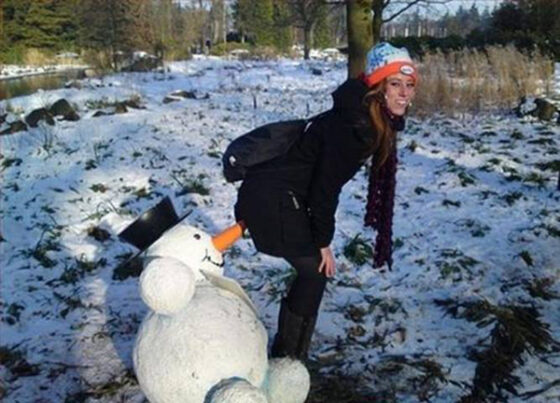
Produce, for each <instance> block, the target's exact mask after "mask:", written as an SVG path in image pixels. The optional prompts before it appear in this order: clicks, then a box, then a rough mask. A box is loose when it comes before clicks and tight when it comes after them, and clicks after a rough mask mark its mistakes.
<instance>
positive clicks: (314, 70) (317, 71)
mask: <svg viewBox="0 0 560 403" xmlns="http://www.w3.org/2000/svg"><path fill="white" fill-rule="evenodd" d="M311 74H313V75H314V76H322V75H323V71H322V70H320V69H318V68H316V67H314V68H312V69H311Z"/></svg>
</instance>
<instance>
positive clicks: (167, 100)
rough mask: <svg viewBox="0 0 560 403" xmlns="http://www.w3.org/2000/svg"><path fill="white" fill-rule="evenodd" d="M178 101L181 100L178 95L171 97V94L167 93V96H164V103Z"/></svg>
mask: <svg viewBox="0 0 560 403" xmlns="http://www.w3.org/2000/svg"><path fill="white" fill-rule="evenodd" d="M177 101H180V99H179V98H177V97H171V96H169V95H167V96H166V97H165V98H163V103H164V104H169V103H171V102H177Z"/></svg>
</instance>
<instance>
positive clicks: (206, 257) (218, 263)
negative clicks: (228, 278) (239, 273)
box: [202, 249, 224, 267]
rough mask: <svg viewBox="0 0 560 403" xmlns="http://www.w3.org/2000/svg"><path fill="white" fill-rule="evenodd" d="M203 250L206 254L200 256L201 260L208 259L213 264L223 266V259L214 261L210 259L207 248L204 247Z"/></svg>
mask: <svg viewBox="0 0 560 403" xmlns="http://www.w3.org/2000/svg"><path fill="white" fill-rule="evenodd" d="M204 252H205V253H206V256H204V257H203V258H202V261H203V262H205V261H208V262H210V263H212V264H213V265H214V266H218V267H224V261H223V260H222V261H221V262H215V261H213V260H212V258H211V257H210V255H209V254H208V249H205V250H204Z"/></svg>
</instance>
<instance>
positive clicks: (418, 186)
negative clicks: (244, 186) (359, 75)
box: [0, 58, 560, 402]
mask: <svg viewBox="0 0 560 403" xmlns="http://www.w3.org/2000/svg"><path fill="white" fill-rule="evenodd" d="M169 68H170V69H169V72H165V73H128V74H118V75H113V76H108V77H105V78H102V79H90V80H84V81H83V82H82V84H83V85H82V88H81V89H76V88H68V89H60V90H55V91H45V92H39V93H37V94H34V95H31V96H26V97H19V98H14V99H10V100H8V101H2V102H0V112H1V110H2V109H3V110H6V111H8V112H9V113H8V116H7V118H6V119H7V121H8V122H9V121H13V120H14V119H15V118H16V117H17V116H18V115H22V114H25V113H28V112H30V111H31V110H32V109H34V108H38V107H43V106H48V105H50V104H52V103H54V102H55V101H56V100H58V99H60V98H65V99H67V100H68V101H70V102H71V103H72V104H73V105H75V106H76V107H77V110H78V113H79V114H80V116H81V119H80V120H79V121H77V122H69V121H58V122H57V123H56V125H55V126H48V125H40V126H39V127H38V128H36V129H30V130H29V131H26V132H18V133H16V134H12V135H4V136H1V137H0V141H1V143H0V146H1V149H0V152H1V155H0V165H1V168H0V169H1V175H2V195H1V197H2V199H1V200H2V202H1V207H0V210H1V215H2V228H1V237H2V238H1V240H0V241H1V242H0V248H1V249H0V250H1V270H2V272H1V301H0V304H1V305H0V306H1V320H2V322H1V323H0V326H1V337H0V343H1V345H0V357H1V358H2V359H1V363H2V366H0V379H1V380H2V384H1V387H2V390H1V391H0V392H1V393H3V394H4V401H6V402H31V401H33V402H60V401H69V402H74V401H85V400H88V401H103V402H114V401H126V402H142V401H143V399H144V398H143V396H142V393H141V391H140V390H139V387H138V385H137V383H136V381H135V379H134V375H133V373H132V360H131V350H132V345H133V341H134V337H135V334H136V331H137V329H138V326H139V323H140V321H141V320H142V317H143V316H144V314H145V313H146V307H145V306H144V305H143V303H142V301H141V300H140V296H139V295H138V289H137V278H136V277H134V276H129V277H127V276H126V273H125V272H124V271H122V270H117V271H116V270H115V269H116V268H117V266H118V265H119V264H120V263H122V262H124V261H125V260H126V259H127V258H128V257H130V256H131V255H132V254H133V253H135V250H134V249H133V248H132V247H131V246H129V245H126V244H124V243H122V242H120V241H119V240H118V238H117V236H116V234H117V233H118V232H119V231H120V230H121V229H122V228H123V227H124V226H126V224H127V223H129V222H131V221H132V220H133V219H134V218H135V217H137V216H138V215H139V214H140V213H141V212H142V211H144V210H146V209H147V208H149V207H151V206H153V205H155V204H156V203H157V202H158V201H159V200H160V199H161V198H163V197H164V196H166V195H169V196H170V197H171V198H172V199H173V201H174V204H175V207H176V209H177V210H178V212H179V213H180V214H181V213H184V212H186V211H189V210H193V213H192V214H191V215H190V216H189V217H188V218H187V220H188V221H189V222H190V223H192V224H193V225H197V226H199V227H200V228H202V229H204V230H206V231H207V232H209V233H216V232H218V231H219V230H220V229H223V228H225V227H227V226H229V225H230V224H232V222H233V204H234V202H235V194H236V186H234V185H232V184H228V183H226V182H225V180H224V179H223V177H222V174H221V160H220V155H221V152H223V150H224V149H225V147H226V146H227V144H228V143H229V141H230V140H232V139H233V138H235V137H236V136H238V135H240V134H242V133H244V132H246V131H248V130H249V129H251V128H254V127H255V126H257V125H260V124H263V123H265V122H270V121H274V120H279V119H290V118H294V117H304V116H311V115H313V114H316V113H318V112H320V111H323V110H325V109H327V108H329V107H330V105H331V101H330V97H329V96H328V94H329V93H330V92H331V91H332V90H333V89H334V88H335V87H336V86H337V84H339V83H341V82H342V81H343V80H344V78H345V74H346V72H345V64H344V63H343V62H337V63H333V62H322V61H311V62H301V61H290V60H281V61H270V62H239V61H222V60H219V59H213V58H198V59H195V60H192V61H189V62H182V63H173V64H170V65H169ZM319 71H320V72H322V74H318V72H319ZM314 73H315V74H314ZM176 90H186V91H192V92H194V93H195V95H196V99H183V98H177V99H179V100H178V101H176V102H171V103H164V102H163V99H164V97H165V96H166V95H168V94H169V93H171V92H173V91H176ZM130 98H134V99H140V101H141V103H142V104H143V105H144V106H145V107H146V108H145V109H130V108H129V111H128V113H125V114H115V115H108V116H100V117H93V114H94V112H95V111H96V110H97V109H99V108H105V109H110V106H111V104H112V103H114V102H115V101H124V100H127V99H130ZM0 115H2V113H0ZM5 124H6V123H4V125H5ZM0 130H1V128H0ZM399 146H400V151H399V156H400V167H399V173H398V185H397V186H398V188H397V198H396V217H395V224H394V240H395V244H396V250H395V253H394V261H395V263H394V268H393V271H385V270H381V271H380V270H374V269H372V267H371V259H369V258H368V259H366V260H367V261H366V262H365V263H363V264H360V259H359V258H360V252H363V251H364V250H366V251H367V248H364V247H363V245H362V244H361V242H360V240H364V241H365V242H364V245H369V244H371V242H372V240H373V239H374V237H375V234H374V233H372V232H371V230H369V229H364V227H363V226H362V217H363V211H364V202H365V197H366V194H367V176H366V169H363V170H362V171H360V172H359V173H358V174H357V175H356V177H355V178H354V179H353V180H352V181H351V182H349V183H348V184H347V185H346V186H345V188H344V191H343V194H342V196H341V200H340V204H339V208H338V212H337V231H336V237H335V241H334V244H333V248H334V251H335V254H336V255H337V262H338V273H337V275H336V277H335V278H334V279H333V280H331V281H330V282H329V285H328V289H327V293H326V295H325V298H324V302H323V305H322V314H321V316H320V318H319V321H318V324H317V331H316V334H315V337H314V340H313V345H312V349H311V350H312V351H311V356H312V357H311V358H312V359H313V360H315V361H316V362H317V363H318V364H319V366H320V373H321V374H322V375H321V376H324V377H325V379H330V380H332V382H335V383H336V382H337V380H339V381H340V382H341V383H343V381H344V380H345V379H358V380H359V382H358V384H359V385H361V386H362V387H363V388H365V389H367V392H364V393H365V395H363V396H370V397H371V399H372V400H373V397H374V396H379V395H382V396H385V398H386V399H387V400H388V401H391V399H394V401H399V402H407V401H411V402H413V401H418V400H420V399H423V398H430V401H434V402H436V401H437V402H450V401H457V400H458V399H459V398H460V397H461V396H466V395H468V394H469V393H470V391H471V390H470V385H472V384H473V380H474V378H475V371H476V368H477V361H476V354H475V353H474V352H476V351H478V352H481V353H482V354H479V356H480V355H484V354H486V352H487V349H488V348H489V346H490V345H491V339H490V338H489V335H490V333H491V331H492V329H493V328H494V326H495V324H496V322H495V321H494V322H492V321H489V322H487V323H484V322H483V323H480V321H479V322H477V321H474V320H473V319H476V317H474V318H473V317H472V315H470V316H469V315H468V314H469V313H470V312H471V311H469V308H468V306H469V305H468V304H469V303H477V302H487V303H488V304H491V305H487V306H491V307H492V308H491V309H494V310H493V311H492V312H493V313H494V316H497V317H499V316H500V315H499V314H496V312H498V311H499V308H498V307H502V308H503V312H511V310H507V309H506V308H505V307H506V306H513V305H516V306H521V307H524V308H527V307H534V308H536V310H537V312H538V314H540V320H541V321H542V322H544V323H545V324H546V325H547V326H548V331H549V332H550V334H551V335H552V336H553V337H554V338H556V339H557V340H558V339H560V319H559V318H560V317H559V315H558V312H559V311H560V300H559V299H558V298H559V296H560V203H559V201H560V191H558V190H556V186H557V180H558V173H557V172H558V165H559V164H560V128H559V127H558V126H557V125H556V126H555V125H553V124H552V123H550V124H548V123H542V122H537V121H521V120H519V119H517V118H514V117H513V116H478V117H477V116H470V117H464V118H462V119H450V118H444V117H432V118H429V119H425V120H418V119H415V118H410V119H409V120H408V122H407V128H406V130H405V132H403V133H402V135H401V137H400V141H399ZM107 236H108V237H107ZM356 237H358V238H356ZM104 238H107V239H104ZM353 240H354V242H352V241H353ZM356 245H357V247H355V248H353V246H356ZM360 245H362V246H360ZM226 274H227V275H229V276H232V277H235V278H236V279H238V281H239V282H240V283H241V284H242V285H243V286H244V287H245V289H246V290H247V291H248V292H249V294H250V295H251V297H252V298H253V300H254V301H255V303H256V305H257V306H258V308H259V310H260V312H261V314H262V319H263V321H264V323H265V325H266V326H267V328H268V330H269V335H272V334H273V332H274V330H275V327H276V324H275V322H276V314H277V307H278V301H279V299H280V298H281V296H282V293H283V291H284V290H285V284H286V281H288V279H289V275H290V271H289V269H288V265H287V264H286V263H285V262H283V261H282V260H280V259H276V258H271V257H267V256H265V255H262V254H255V250H254V248H253V246H252V244H251V241H250V239H243V240H241V241H240V242H238V244H236V245H235V246H234V248H233V249H232V250H231V251H230V252H229V253H228V255H227V262H226ZM454 303H455V304H459V305H461V306H458V307H457V309H455V310H453V309H450V310H449V311H448V310H446V308H445V306H446V305H447V306H448V307H449V306H451V307H453V304H454ZM500 312H502V311H500ZM453 313H454V314H453ZM461 314H464V315H463V316H468V318H469V319H471V320H467V318H465V317H463V316H461ZM482 316H484V315H482ZM502 316H503V315H502ZM506 316H507V315H506ZM490 317H493V316H492V315H490ZM478 319H480V318H478ZM533 351H534V350H533V349H531V348H529V349H528V352H525V353H523V354H522V355H521V358H522V359H523V361H522V363H520V364H519V365H518V366H517V367H516V369H515V370H514V372H513V375H515V376H517V377H519V379H520V381H521V383H520V384H518V385H517V391H518V392H519V393H521V394H522V393H526V392H531V391H537V390H539V389H542V388H545V389H546V388H547V387H549V388H548V389H547V390H546V391H544V392H542V393H539V394H537V395H536V396H534V397H532V398H531V399H530V400H531V401H549V400H554V399H557V398H558V397H559V396H560V387H559V386H558V384H556V385H555V386H554V384H553V383H552V382H554V381H556V382H557V380H558V378H560V373H559V370H558V368H559V366H560V356H559V354H558V351H552V348H549V349H548V350H547V349H545V351H542V352H539V353H538V354H536V355H531V354H529V353H530V352H533ZM488 354H489V353H488ZM478 358H479V360H480V357H478ZM480 376H481V375H479V377H480ZM482 376H483V375H482ZM314 379H318V378H314ZM504 393H505V398H506V400H507V401H521V400H523V397H514V396H513V395H511V394H508V393H507V392H504ZM524 396H525V398H526V397H527V396H529V395H524ZM0 397H1V395H0ZM330 401H333V402H336V401H337V400H336V398H335V397H333V398H332V400H330ZM345 401H348V400H345ZM356 401H365V400H356Z"/></svg>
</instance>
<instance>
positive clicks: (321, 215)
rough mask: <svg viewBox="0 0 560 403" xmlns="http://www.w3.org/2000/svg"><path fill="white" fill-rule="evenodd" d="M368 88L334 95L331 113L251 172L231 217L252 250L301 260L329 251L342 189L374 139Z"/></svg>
mask: <svg viewBox="0 0 560 403" xmlns="http://www.w3.org/2000/svg"><path fill="white" fill-rule="evenodd" d="M366 92H367V87H366V85H365V84H363V83H362V82H361V81H360V80H357V79H350V80H347V81H346V82H345V83H343V84H342V85H341V86H340V87H339V88H337V89H336V90H335V91H334V93H333V95H332V96H333V101H334V104H333V108H332V109H331V110H329V111H328V112H327V113H324V114H321V115H319V116H318V117H317V118H315V119H313V121H312V123H311V125H310V126H309V127H308V129H307V130H306V131H305V133H304V134H303V135H302V136H301V138H300V139H299V140H298V141H296V143H295V144H294V145H293V146H292V147H291V148H290V150H289V151H288V152H287V153H286V154H285V155H283V156H281V157H278V158H275V159H273V160H270V161H267V162H264V163H261V164H259V165H255V166H253V167H251V168H250V169H249V170H248V172H247V174H246V177H245V180H244V181H243V183H242V185H241V188H240V189H239V194H238V200H237V204H236V206H235V214H236V218H237V219H238V220H244V221H245V223H246V225H247V227H248V229H249V232H250V234H251V237H252V238H253V241H254V243H255V246H256V248H257V249H258V250H259V251H261V252H264V253H267V254H270V255H273V256H284V257H285V256H306V255H312V254H315V253H317V250H318V248H322V247H325V246H328V245H329V244H330V243H331V241H332V238H333V234H334V227H335V222H334V215H335V212H336V208H337V205H338V197H339V194H340V191H341V189H342V186H343V185H344V184H345V183H346V182H348V181H349V180H350V179H351V178H352V177H353V176H354V175H355V173H356V172H357V171H358V170H359V168H360V167H361V166H362V164H363V163H364V162H365V161H366V159H367V158H368V157H369V156H370V155H371V150H372V147H373V143H374V141H375V133H374V131H373V127H372V125H371V120H370V117H369V114H368V111H367V108H366V107H364V106H363V104H362V99H363V97H364V95H365V94H366Z"/></svg>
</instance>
